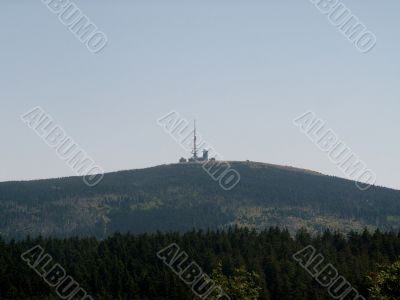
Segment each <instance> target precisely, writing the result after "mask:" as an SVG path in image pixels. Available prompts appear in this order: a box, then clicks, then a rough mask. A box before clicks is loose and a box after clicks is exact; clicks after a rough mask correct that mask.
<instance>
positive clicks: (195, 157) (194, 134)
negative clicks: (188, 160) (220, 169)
mask: <svg viewBox="0 0 400 300" xmlns="http://www.w3.org/2000/svg"><path fill="white" fill-rule="evenodd" d="M196 144H197V136H196V120H194V132H193V158H194V159H197V145H196Z"/></svg>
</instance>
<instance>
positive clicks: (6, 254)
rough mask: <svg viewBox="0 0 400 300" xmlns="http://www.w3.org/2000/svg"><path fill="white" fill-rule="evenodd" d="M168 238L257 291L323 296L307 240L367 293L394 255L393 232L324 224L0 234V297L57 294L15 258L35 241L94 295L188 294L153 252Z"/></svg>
mask: <svg viewBox="0 0 400 300" xmlns="http://www.w3.org/2000/svg"><path fill="white" fill-rule="evenodd" d="M171 243H175V244H176V245H179V247H180V248H181V249H182V250H184V251H185V252H186V253H187V254H188V256H189V258H190V260H192V261H195V262H196V263H197V264H198V265H199V266H201V268H202V269H203V271H204V272H205V273H206V274H208V275H210V276H213V274H214V275H215V269H216V268H217V267H218V265H219V266H221V270H220V271H221V273H222V274H221V276H222V275H223V276H226V277H227V278H229V277H230V276H233V275H234V272H235V270H237V269H238V268H242V269H244V270H246V272H249V273H252V274H255V276H254V277H253V281H254V282H253V283H252V284H253V285H254V286H256V287H257V289H258V292H257V294H258V297H257V298H258V299H279V300H285V299H287V300H289V299H293V300H294V299H296V300H302V299H310V300H311V299H317V300H318V299H330V296H329V295H328V293H327V291H326V289H324V288H323V287H321V286H320V285H319V284H318V283H317V282H316V281H315V280H314V279H313V278H312V277H311V276H310V274H309V273H308V272H307V271H306V270H304V269H303V268H302V267H301V266H300V265H299V264H298V262H296V261H295V260H294V259H293V255H294V254H295V253H296V252H298V251H299V250H301V249H303V248H304V247H306V246H308V245H312V246H313V247H314V248H315V249H316V251H317V252H318V253H320V254H321V255H322V256H323V257H324V259H325V264H326V263H331V264H332V265H333V266H335V268H337V270H338V271H339V273H340V274H341V275H343V276H344V277H345V278H346V279H347V280H348V281H349V282H350V283H351V285H352V286H353V287H354V288H356V289H357V290H358V291H359V292H360V294H361V295H362V296H364V297H365V298H366V299H368V298H369V297H370V295H371V278H376V277H377V276H378V275H377V274H379V273H378V272H379V270H381V268H382V266H388V265H390V264H392V263H394V262H396V261H398V260H399V258H400V234H399V233H394V232H391V233H390V232H388V233H383V232H380V231H375V232H373V233H371V232H368V231H367V230H365V231H364V232H361V233H355V232H350V233H349V234H347V235H346V236H344V235H342V234H339V233H335V232H330V231H326V232H325V233H323V234H320V235H316V236H315V235H310V234H309V233H308V232H306V231H305V230H300V231H298V232H297V234H296V235H295V236H292V235H291V234H290V233H289V232H288V231H287V230H282V229H279V228H277V227H271V228H269V229H265V230H263V231H259V232H257V231H252V230H249V229H239V228H236V229H234V228H232V229H228V230H224V231H195V230H193V231H190V232H186V233H161V232H158V233H154V234H140V235H132V234H120V233H115V234H114V235H112V236H110V237H108V238H106V239H104V240H98V239H95V238H73V237H71V238H67V239H57V238H41V237H38V238H34V239H32V238H29V237H27V238H26V239H24V240H19V241H15V240H10V241H5V240H4V239H1V240H0V266H1V268H0V282H1V284H0V298H1V299H53V298H54V299H57V298H56V297H57V296H56V295H55V293H54V288H51V287H50V286H49V285H48V284H46V283H45V282H44V281H43V279H42V278H41V277H40V276H39V275H38V274H36V272H35V271H34V270H33V269H31V268H30V267H29V266H28V264H27V263H26V262H24V261H23V260H22V258H21V254H22V253H24V252H26V251H27V250H28V249H30V248H32V247H33V246H35V245H40V247H42V248H43V249H44V251H45V253H48V254H49V255H51V257H52V258H53V260H54V262H57V263H59V264H60V265H61V266H62V267H63V268H64V269H65V270H66V272H67V273H68V275H70V276H72V277H73V279H75V280H76V282H78V283H79V285H80V286H81V287H82V288H84V289H85V290H86V291H87V293H88V294H90V295H91V296H92V297H93V299H188V300H189V299H194V294H193V293H192V291H191V290H190V288H189V287H188V286H187V285H185V284H184V283H183V282H182V281H181V279H180V278H179V277H178V276H177V275H176V274H175V273H174V272H173V271H171V269H170V268H168V267H167V266H166V265H165V264H164V263H163V262H162V261H161V260H160V259H159V258H158V257H157V252H159V251H160V250H161V249H163V248H165V247H167V246H168V245H170V244H171ZM44 269H46V266H45V268H44ZM368 277H369V278H368ZM397 280H398V278H397ZM73 299H78V298H73ZM80 299H82V298H80ZM87 299H90V298H87ZM231 299H235V296H232V297H231ZM238 299H239V298H238ZM242 299H251V298H242ZM349 299H352V298H349ZM360 299H362V298H360ZM374 299H377V298H374ZM381 299H399V298H396V297H394V298H381Z"/></svg>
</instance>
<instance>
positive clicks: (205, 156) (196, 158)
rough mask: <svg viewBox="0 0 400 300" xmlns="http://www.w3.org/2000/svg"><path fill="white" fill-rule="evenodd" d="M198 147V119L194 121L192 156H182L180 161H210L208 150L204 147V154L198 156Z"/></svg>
mask: <svg viewBox="0 0 400 300" xmlns="http://www.w3.org/2000/svg"><path fill="white" fill-rule="evenodd" d="M198 152H199V150H198V148H197V135H196V121H194V131H193V150H192V156H191V157H190V158H188V159H186V158H184V157H181V159H180V160H179V162H180V163H185V162H203V161H208V160H209V158H208V150H207V149H203V155H202V156H201V157H199V156H198ZM210 160H215V159H214V158H211V159H210Z"/></svg>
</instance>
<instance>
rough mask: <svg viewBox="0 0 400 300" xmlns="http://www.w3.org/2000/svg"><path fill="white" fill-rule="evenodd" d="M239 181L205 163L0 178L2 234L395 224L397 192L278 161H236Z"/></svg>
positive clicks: (399, 205)
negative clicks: (223, 181)
mask: <svg viewBox="0 0 400 300" xmlns="http://www.w3.org/2000/svg"><path fill="white" fill-rule="evenodd" d="M231 165H232V168H233V169H235V170H237V171H238V172H239V173H240V175H241V181H240V183H239V185H238V186H237V187H236V188H235V189H233V190H232V191H228V192H227V191H224V190H223V189H222V188H221V187H220V186H219V185H218V183H217V182H214V181H213V180H212V178H211V177H210V176H209V175H208V174H207V173H206V172H205V171H204V170H203V169H202V167H201V165H200V164H189V163H184V164H172V165H163V166H158V167H154V168H148V169H142V170H134V171H123V172H116V173H109V174H106V175H105V177H104V180H103V181H102V182H101V183H100V184H99V185H98V186H96V187H94V188H89V187H87V186H86V185H85V184H84V183H83V181H82V178H79V177H70V178H62V179H52V180H39V181H29V182H5V183H0V234H1V235H3V237H5V238H24V237H25V236H26V235H27V234H30V235H31V236H37V235H39V234H41V235H43V236H59V237H63V236H74V235H78V236H96V237H100V238H103V237H106V236H109V235H110V234H112V233H113V232H116V231H120V232H128V231H129V232H131V233H143V232H155V231H156V230H163V231H169V230H174V231H187V230H191V229H192V228H197V229H199V228H203V229H216V228H225V227H227V226H229V225H234V224H236V225H239V226H242V225H244V226H251V227H254V228H257V229H263V228H268V227H270V226H281V227H286V228H288V229H289V230H290V231H291V232H292V233H293V232H295V231H296V230H298V229H299V228H300V227H305V228H307V229H308V230H309V231H312V232H314V233H315V232H323V231H324V230H325V229H327V228H333V229H337V230H340V231H341V232H350V231H352V230H357V231H362V229H363V228H365V227H368V228H369V229H375V228H377V227H379V228H381V229H385V230H387V229H391V228H394V229H398V228H399V226H400V192H399V191H395V190H391V189H387V188H381V187H372V188H371V189H369V190H368V191H360V190H358V189H357V188H356V186H355V184H354V182H352V181H348V180H344V179H339V178H334V177H328V176H323V175H321V174H318V173H315V172H311V171H306V170H299V169H294V168H284V167H279V166H273V165H267V164H261V163H252V162H232V163H231Z"/></svg>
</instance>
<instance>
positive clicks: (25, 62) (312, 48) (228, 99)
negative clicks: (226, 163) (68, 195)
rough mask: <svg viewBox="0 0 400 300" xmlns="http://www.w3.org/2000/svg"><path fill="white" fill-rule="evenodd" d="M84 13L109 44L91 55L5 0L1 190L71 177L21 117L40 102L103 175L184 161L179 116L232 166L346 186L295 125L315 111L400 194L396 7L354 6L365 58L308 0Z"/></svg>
mask: <svg viewBox="0 0 400 300" xmlns="http://www.w3.org/2000/svg"><path fill="white" fill-rule="evenodd" d="M75 3H76V4H77V5H78V6H79V7H80V8H81V9H82V10H83V11H84V13H85V14H86V15H88V16H89V17H90V18H91V20H92V21H93V22H94V23H95V24H96V25H97V26H98V27H99V29H100V30H102V31H104V32H105V33H106V34H107V36H108V39H109V43H108V45H107V47H106V48H105V49H104V51H102V52H101V53H99V54H92V53H90V52H89V51H88V50H87V49H86V47H85V46H84V45H82V44H81V43H80V42H79V41H78V40H77V39H76V38H75V37H74V35H73V34H71V32H69V31H68V29H67V28H66V27H65V26H64V25H62V24H61V23H60V22H59V20H58V19H57V17H56V16H55V15H53V14H52V13H51V12H50V11H49V10H48V9H47V7H46V6H45V5H43V4H42V3H41V1H39V0H37V1H33V0H25V1H24V0H2V1H1V2H0V101H1V105H2V106H1V107H2V108H1V110H0V137H1V147H0V181H6V180H23V179H34V178H35V179H36V178H49V177H61V176H70V175H73V172H72V171H71V170H70V169H69V167H68V166H67V165H66V164H65V162H63V161H62V160H60V159H59V158H58V157H57V155H56V154H55V152H54V150H53V149H51V148H49V147H48V146H47V145H46V144H45V143H44V142H43V141H42V140H41V139H40V138H38V137H37V136H36V134H35V133H34V132H33V131H32V130H31V129H29V128H28V127H27V126H26V125H25V124H23V123H22V122H21V120H20V118H19V116H20V115H21V114H22V113H24V112H26V111H28V110H29V109H31V108H32V107H34V106H37V105H39V106H41V107H42V108H43V109H45V110H46V111H47V112H48V113H49V114H51V115H52V116H53V117H54V119H55V120H56V121H57V122H58V123H59V124H60V125H61V126H62V127H63V128H64V129H65V130H66V131H67V132H68V134H69V135H70V136H71V137H73V138H74V139H75V141H76V142H78V143H79V144H80V145H81V146H82V148H83V149H85V150H86V151H87V152H88V153H89V154H90V155H91V156H92V157H93V158H94V159H95V160H96V162H97V163H98V164H100V165H101V166H102V167H103V168H104V169H105V170H106V171H114V170H120V169H134V168H143V167H148V166H154V165H158V164H163V163H171V162H176V161H177V159H178V158H179V157H180V156H182V155H185V156H188V154H187V153H185V152H184V151H183V150H182V149H181V148H180V146H179V145H177V144H176V142H175V141H174V140H172V139H171V137H170V136H168V135H167V134H166V133H165V132H164V131H163V130H162V129H161V128H160V127H159V126H158V125H157V123H156V120H157V118H158V117H160V116H161V115H163V114H165V113H166V112H168V111H170V110H172V109H175V110H177V111H178V112H179V113H180V114H181V115H182V116H184V117H186V118H187V119H190V120H191V119H193V118H196V119H197V120H198V125H199V130H200V131H201V132H202V135H203V137H204V138H205V139H206V140H207V141H209V142H210V143H211V144H213V145H214V147H215V148H216V149H217V151H218V152H220V153H221V154H222V155H223V156H224V157H225V158H226V159H229V160H246V159H249V160H254V161H261V162H269V163H275V164H283V165H291V166H296V167H302V168H307V169H313V170H316V171H320V172H322V173H325V174H331V175H337V176H341V177H344V175H343V174H342V172H341V171H340V170H339V169H338V168H337V167H336V166H335V165H333V164H332V163H331V162H330V161H329V159H328V158H327V156H326V154H324V153H321V152H320V151H319V150H318V148H317V147H316V146H314V145H313V144H312V143H311V142H310V141H309V140H308V139H307V138H306V137H305V136H304V135H303V134H302V133H300V131H299V130H298V129H297V128H296V127H295V126H293V124H292V119H293V118H295V117H296V116H298V115H299V114H301V113H303V112H305V111H306V110H313V111H314V112H315V113H317V114H318V116H319V117H321V118H322V119H324V120H325V121H326V123H327V125H328V126H329V127H330V128H332V129H334V131H335V132H336V133H337V134H338V135H339V136H340V138H341V139H342V140H343V141H345V142H346V143H347V144H348V145H349V146H351V147H352V149H353V150H354V152H355V153H357V154H358V155H359V156H360V158H362V159H363V160H364V161H365V162H366V163H367V165H368V166H369V167H370V168H371V169H372V170H373V171H375V173H376V174H377V178H378V184H380V185H384V186H389V187H394V188H397V189H400V180H399V173H400V160H399V154H400V142H399V137H398V136H399V135H398V132H399V131H398V129H399V125H400V124H399V123H400V118H399V111H400V98H399V96H400V90H399V89H400V82H399V79H400V76H399V72H400V60H399V53H400V38H399V27H400V18H399V11H400V2H399V1H398V0H388V1H376V0H375V1H372V0H357V1H346V2H345V3H346V5H347V6H348V7H349V8H351V9H352V11H353V13H354V14H355V15H356V16H357V17H359V18H360V20H362V21H363V22H364V23H365V24H366V25H367V27H368V28H369V29H370V30H371V31H373V32H374V33H375V34H376V36H377V40H378V42H377V46H376V48H375V49H374V50H373V51H372V52H370V53H368V54H360V53H359V52H358V51H357V49H356V48H355V47H354V46H353V45H352V44H351V43H350V42H349V41H347V40H346V39H345V38H344V37H343V36H342V34H341V33H340V32H339V31H338V30H337V29H336V28H334V27H333V26H332V25H331V24H330V23H329V22H328V20H327V17H326V16H324V15H322V14H321V13H320V12H319V11H318V10H317V9H316V8H315V7H314V6H313V5H312V4H311V3H310V2H309V1H308V0H300V1H299V0H292V1H282V0H276V1H268V0H263V1H244V0H242V1H234V0H229V1H218V0H202V1H190V0H185V1H172V0H171V1H165V0H164V1H133V0H131V1H119V0H114V1H111V0H110V1H100V0H86V1H75Z"/></svg>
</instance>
